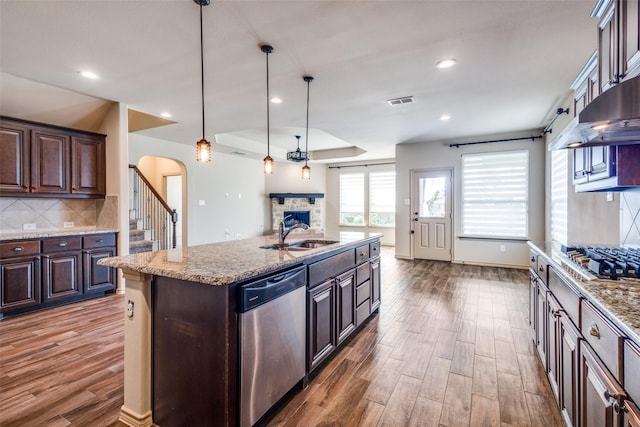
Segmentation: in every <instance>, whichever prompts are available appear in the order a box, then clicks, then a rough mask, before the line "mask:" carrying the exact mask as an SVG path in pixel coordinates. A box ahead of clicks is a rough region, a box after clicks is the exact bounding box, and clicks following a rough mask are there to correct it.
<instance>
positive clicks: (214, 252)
mask: <svg viewBox="0 0 640 427" xmlns="http://www.w3.org/2000/svg"><path fill="white" fill-rule="evenodd" d="M381 236H382V234H380V233H363V232H338V233H328V234H327V233H308V232H297V230H296V231H294V232H292V233H291V234H290V235H289V236H288V237H287V240H286V242H287V243H293V242H297V241H300V240H305V239H314V240H335V241H337V242H338V243H334V244H330V245H326V246H323V247H320V248H315V249H309V250H302V251H301V250H296V251H294V250H286V249H285V250H276V249H262V248H260V246H265V245H270V244H274V243H277V241H278V238H277V235H276V234H273V235H270V236H262V237H254V238H249V239H243V240H233V241H227V242H221V243H211V244H206V245H199V246H190V247H186V248H176V249H167V250H162V251H156V252H143V253H139V254H133V255H123V256H117V257H112V258H103V259H101V260H100V261H98V264H100V265H106V266H109V267H117V268H122V269H124V270H132V271H137V272H141V273H147V274H152V275H156V276H165V277H171V278H174V279H180V280H187V281H191V282H200V283H205V284H209V285H227V284H230V283H233V282H237V281H239V280H244V279H248V278H251V277H255V276H258V275H261V274H264V273H268V272H270V271H276V270H281V269H283V268H286V267H289V266H294V265H297V264H300V263H302V262H304V261H305V260H307V259H310V258H313V257H315V256H317V255H321V254H323V253H327V252H331V251H333V250H336V249H339V248H341V247H348V246H356V245H357V242H361V241H366V240H374V239H377V238H380V237H381Z"/></svg>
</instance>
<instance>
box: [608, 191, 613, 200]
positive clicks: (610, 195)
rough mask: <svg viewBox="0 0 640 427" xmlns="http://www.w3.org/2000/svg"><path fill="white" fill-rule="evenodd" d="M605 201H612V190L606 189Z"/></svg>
mask: <svg viewBox="0 0 640 427" xmlns="http://www.w3.org/2000/svg"><path fill="white" fill-rule="evenodd" d="M607 202H613V191H607Z"/></svg>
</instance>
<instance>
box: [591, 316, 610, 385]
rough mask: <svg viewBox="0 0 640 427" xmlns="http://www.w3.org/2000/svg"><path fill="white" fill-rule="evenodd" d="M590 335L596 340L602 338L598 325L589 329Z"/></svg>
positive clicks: (593, 325)
mask: <svg viewBox="0 0 640 427" xmlns="http://www.w3.org/2000/svg"><path fill="white" fill-rule="evenodd" d="M589 335H591V336H594V337H596V338H600V331H599V330H598V325H596V324H595V323H594V324H592V325H591V327H590V328H589ZM607 393H608V392H607Z"/></svg>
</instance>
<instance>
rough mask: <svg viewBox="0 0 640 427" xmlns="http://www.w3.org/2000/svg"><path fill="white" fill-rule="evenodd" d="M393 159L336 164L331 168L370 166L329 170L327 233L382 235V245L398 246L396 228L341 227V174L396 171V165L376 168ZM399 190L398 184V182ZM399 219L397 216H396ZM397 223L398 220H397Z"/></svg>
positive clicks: (391, 161) (366, 201)
mask: <svg viewBox="0 0 640 427" xmlns="http://www.w3.org/2000/svg"><path fill="white" fill-rule="evenodd" d="M393 162H394V160H393V159H383V160H372V161H367V162H362V161H360V162H348V163H339V164H338V163H336V164H331V165H330V166H352V165H361V164H365V163H367V164H369V165H370V166H367V167H364V166H362V167H350V168H348V169H334V168H330V169H327V195H326V205H325V206H326V213H327V221H326V222H325V224H326V229H327V232H338V231H366V232H371V233H382V234H383V235H384V236H383V237H382V238H381V239H380V243H381V244H383V245H389V246H394V245H395V244H396V229H395V228H394V227H368V226H367V227H353V226H351V227H348V226H341V225H340V224H339V218H340V172H341V171H342V172H344V171H349V172H364V171H390V170H395V165H393V164H391V165H382V166H374V165H375V164H376V163H393ZM396 188H397V182H396ZM365 203H368V199H367V198H365ZM396 218H397V216H396ZM396 221H397V219H396Z"/></svg>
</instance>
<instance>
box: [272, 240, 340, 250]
mask: <svg viewBox="0 0 640 427" xmlns="http://www.w3.org/2000/svg"><path fill="white" fill-rule="evenodd" d="M334 243H338V241H337V240H316V239H313V240H300V241H299V242H293V243H282V244H281V243H274V244H272V245H265V246H260V247H261V248H262V249H283V250H289V251H307V250H309V249H316V248H321V247H323V246H327V245H332V244H334Z"/></svg>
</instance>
